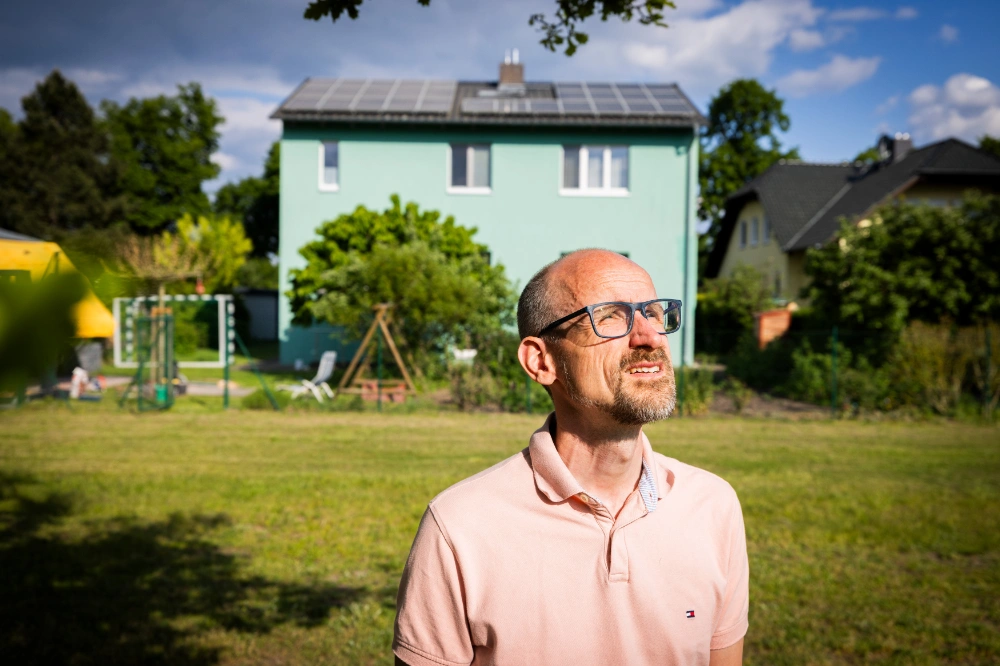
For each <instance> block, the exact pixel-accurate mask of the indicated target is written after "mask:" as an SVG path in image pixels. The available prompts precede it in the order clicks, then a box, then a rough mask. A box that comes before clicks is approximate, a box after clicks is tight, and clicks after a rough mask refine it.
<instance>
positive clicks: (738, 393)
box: [726, 377, 753, 414]
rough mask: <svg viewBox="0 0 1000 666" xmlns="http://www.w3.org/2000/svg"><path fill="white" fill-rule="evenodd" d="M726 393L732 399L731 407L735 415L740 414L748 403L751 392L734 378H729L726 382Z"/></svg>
mask: <svg viewBox="0 0 1000 666" xmlns="http://www.w3.org/2000/svg"><path fill="white" fill-rule="evenodd" d="M726 393H728V394H729V395H730V397H731V398H732V399H733V407H735V408H736V413H737V414H742V413H743V410H744V409H745V408H746V406H747V405H748V404H749V403H750V398H752V397H753V391H752V390H750V387H749V386H747V385H746V384H744V383H743V382H741V381H740V380H738V379H737V378H736V377H729V378H728V379H727V380H726Z"/></svg>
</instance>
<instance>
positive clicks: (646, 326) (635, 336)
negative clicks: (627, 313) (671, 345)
mask: <svg viewBox="0 0 1000 666" xmlns="http://www.w3.org/2000/svg"><path fill="white" fill-rule="evenodd" d="M665 337H666V336H664V335H660V334H659V332H658V331H657V330H656V327H655V326H653V324H651V323H650V321H649V320H648V319H646V317H645V316H643V314H642V313H641V312H639V311H638V310H636V313H635V318H634V320H633V321H632V332H631V333H629V341H628V342H629V347H659V346H660V345H661V344H662V343H663V338H665Z"/></svg>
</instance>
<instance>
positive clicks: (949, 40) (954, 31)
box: [938, 23, 958, 44]
mask: <svg viewBox="0 0 1000 666" xmlns="http://www.w3.org/2000/svg"><path fill="white" fill-rule="evenodd" d="M938 39H940V40H941V41H942V42H944V43H945V44H954V43H955V42H957V41H958V28H956V27H955V26H953V25H948V24H947V23H945V24H944V25H942V26H941V30H940V31H939V32H938Z"/></svg>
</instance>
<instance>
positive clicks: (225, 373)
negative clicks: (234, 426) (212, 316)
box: [219, 302, 229, 409]
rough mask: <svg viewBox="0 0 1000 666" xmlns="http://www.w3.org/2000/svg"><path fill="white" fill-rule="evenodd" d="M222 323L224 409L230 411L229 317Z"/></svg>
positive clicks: (220, 304)
mask: <svg viewBox="0 0 1000 666" xmlns="http://www.w3.org/2000/svg"><path fill="white" fill-rule="evenodd" d="M222 308H223V305H222V303H221V302H220V303H219V309H222ZM227 314H228V313H227ZM222 321H223V329H222V408H223V409H229V317H222Z"/></svg>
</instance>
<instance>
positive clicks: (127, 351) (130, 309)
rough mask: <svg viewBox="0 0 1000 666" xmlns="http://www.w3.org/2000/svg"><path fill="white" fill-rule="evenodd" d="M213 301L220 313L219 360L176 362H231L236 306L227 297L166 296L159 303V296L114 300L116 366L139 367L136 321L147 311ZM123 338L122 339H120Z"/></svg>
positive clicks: (209, 365)
mask: <svg viewBox="0 0 1000 666" xmlns="http://www.w3.org/2000/svg"><path fill="white" fill-rule="evenodd" d="M210 301H213V302H215V304H216V306H217V308H218V311H219V358H218V359H216V360H213V361H178V362H177V365H178V366H179V367H181V368H222V367H225V365H226V362H227V361H228V362H229V364H230V365H232V363H233V356H234V355H235V353H236V348H235V345H236V317H235V313H236V307H235V306H234V305H233V297H232V295H230V294H216V295H213V296H208V295H204V296H199V295H197V294H190V295H184V294H180V295H167V296H164V297H163V302H162V303H161V301H160V297H159V296H138V297H136V298H116V299H115V300H114V304H113V312H114V316H115V367H116V368H136V367H138V366H139V363H138V359H137V358H136V349H135V323H136V319H137V318H138V317H140V316H143V315H148V314H149V309H150V308H153V307H156V306H160V305H163V306H166V305H167V304H168V303H175V304H177V305H178V306H182V304H184V303H195V302H210ZM123 338H124V340H123Z"/></svg>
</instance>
